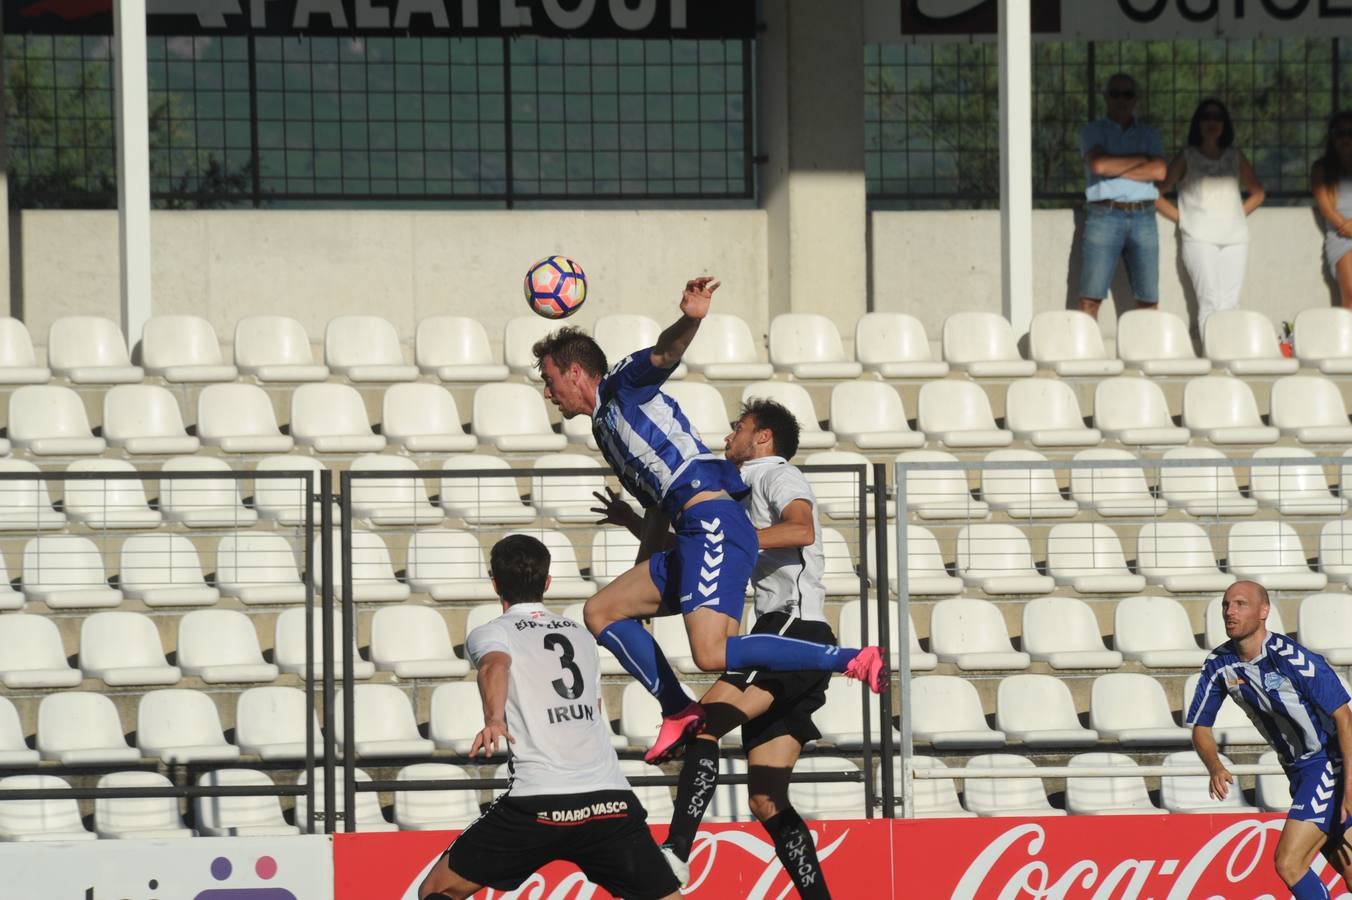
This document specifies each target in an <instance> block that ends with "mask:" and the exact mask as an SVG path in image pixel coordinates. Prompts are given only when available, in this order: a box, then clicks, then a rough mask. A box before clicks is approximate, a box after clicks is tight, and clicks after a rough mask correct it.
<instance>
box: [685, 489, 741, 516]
mask: <svg viewBox="0 0 1352 900" xmlns="http://www.w3.org/2000/svg"><path fill="white" fill-rule="evenodd" d="M731 499H732V495H731V494H729V493H728V492H727V491H700V492H699V493H698V494H696V495H695V496H693V497H691V498H690V499H689V500H687V501H685V506H682V507H681V512H685V511H686V510H687V509H690V508H691V507H693V506H697V505H698V504H700V503H703V502H705V501H706V500H731Z"/></svg>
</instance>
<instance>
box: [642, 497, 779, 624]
mask: <svg viewBox="0 0 1352 900" xmlns="http://www.w3.org/2000/svg"><path fill="white" fill-rule="evenodd" d="M759 552H760V546H759V543H758V541H757V539H756V529H755V528H754V527H752V525H751V520H750V519H748V518H747V517H746V512H745V511H744V510H743V509H742V507H741V504H739V503H737V502H736V501H735V500H705V501H704V502H703V503H698V504H696V505H695V506H692V507H690V508H689V509H687V510H686V511H685V513H684V514H683V515H682V516H681V518H680V521H679V522H678V523H677V525H676V546H675V547H673V548H672V549H670V550H663V551H662V552H661V553H655V554H653V556H652V558H650V559H649V560H648V574H649V575H651V576H652V580H653V584H655V585H657V589H658V590H659V591H661V593H662V606H663V607H664V608H665V609H666V610H667V614H669V615H670V614H675V613H677V612H679V613H680V614H681V615H685V614H686V613H689V612H693V611H694V610H696V609H714V610H717V611H718V612H721V613H724V614H726V615H728V616H731V617H732V618H733V619H735V620H737V621H739V622H740V621H741V620H742V606H743V604H744V603H745V602H746V586H747V583H748V582H750V581H751V572H752V570H753V569H754V568H755V566H756V554H757V553H759Z"/></svg>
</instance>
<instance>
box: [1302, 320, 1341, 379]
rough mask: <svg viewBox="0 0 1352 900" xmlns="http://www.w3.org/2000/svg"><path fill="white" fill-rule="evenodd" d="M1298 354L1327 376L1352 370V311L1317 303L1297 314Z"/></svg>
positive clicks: (1309, 364)
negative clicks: (1317, 304)
mask: <svg viewBox="0 0 1352 900" xmlns="http://www.w3.org/2000/svg"><path fill="white" fill-rule="evenodd" d="M1295 333H1296V334H1298V335H1300V340H1298V341H1296V356H1298V357H1299V358H1300V361H1301V362H1302V363H1304V364H1305V365H1307V366H1312V367H1314V368H1318V369H1319V371H1320V372H1322V373H1324V374H1325V375H1347V374H1349V373H1352V310H1346V309H1343V308H1342V307H1341V306H1315V307H1310V308H1309V309H1302V310H1301V311H1300V312H1298V313H1296V322H1295Z"/></svg>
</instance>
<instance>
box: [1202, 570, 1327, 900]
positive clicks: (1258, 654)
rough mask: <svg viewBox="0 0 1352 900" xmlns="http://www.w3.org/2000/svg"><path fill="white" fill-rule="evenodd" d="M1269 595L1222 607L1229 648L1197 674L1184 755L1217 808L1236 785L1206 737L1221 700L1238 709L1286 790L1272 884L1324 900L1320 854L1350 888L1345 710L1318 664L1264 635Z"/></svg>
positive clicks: (1233, 598)
mask: <svg viewBox="0 0 1352 900" xmlns="http://www.w3.org/2000/svg"><path fill="white" fill-rule="evenodd" d="M1270 608H1271V607H1270V601H1269V600H1268V594H1267V591H1266V590H1265V589H1264V588H1263V586H1262V585H1260V584H1257V583H1256V582H1252V581H1237V582H1235V583H1234V584H1232V585H1231V586H1230V587H1229V589H1228V590H1226V592H1225V596H1224V597H1223V598H1222V600H1221V614H1222V615H1223V616H1224V617H1225V634H1226V637H1228V638H1229V640H1228V641H1226V642H1225V643H1224V644H1221V645H1220V646H1219V647H1217V648H1216V649H1215V650H1213V651H1212V652H1211V655H1210V656H1208V657H1207V659H1206V662H1205V663H1203V665H1202V677H1201V679H1200V680H1199V681H1198V682H1197V693H1196V694H1195V695H1194V696H1193V698H1192V703H1191V705H1190V706H1189V707H1188V715H1187V724H1189V725H1191V726H1192V745H1193V747H1195V748H1196V750H1197V755H1198V756H1200V757H1201V758H1202V762H1203V763H1204V764H1205V765H1206V769H1207V772H1209V773H1210V774H1211V785H1210V792H1211V795H1212V796H1213V797H1216V798H1218V799H1221V800H1224V799H1225V797H1226V795H1227V794H1228V793H1229V792H1230V785H1231V783H1232V782H1233V781H1234V776H1232V775H1231V774H1230V773H1229V771H1227V770H1226V768H1225V764H1224V763H1222V762H1221V758H1220V754H1219V753H1218V752H1217V750H1216V738H1215V736H1214V735H1213V734H1212V731H1211V727H1212V725H1214V724H1215V722H1216V713H1217V712H1218V711H1219V710H1220V707H1221V703H1223V702H1224V701H1225V696H1226V695H1227V694H1229V695H1230V698H1231V699H1232V700H1234V701H1235V702H1236V703H1238V704H1239V707H1240V709H1242V710H1244V712H1245V714H1246V715H1247V716H1248V717H1249V719H1250V721H1252V722H1253V724H1254V727H1255V728H1257V729H1258V730H1259V732H1261V733H1262V735H1263V737H1264V738H1266V739H1267V742H1268V743H1269V744H1271V745H1272V748H1273V749H1274V750H1276V751H1277V756H1278V758H1280V759H1281V762H1282V768H1284V769H1285V770H1286V775H1287V778H1289V779H1290V781H1291V809H1290V811H1289V812H1288V813H1287V818H1286V826H1285V827H1284V828H1283V829H1282V836H1281V838H1279V839H1278V841H1277V850H1276V853H1275V857H1274V863H1275V865H1276V869H1277V874H1278V875H1279V876H1280V877H1281V879H1282V881H1284V882H1285V883H1286V884H1287V886H1288V887H1290V888H1291V894H1292V896H1293V897H1295V898H1296V900H1327V898H1328V896H1329V893H1328V889H1327V888H1325V887H1324V884H1323V882H1321V881H1320V880H1319V876H1318V875H1317V874H1316V873H1315V871H1314V870H1313V869H1311V868H1310V864H1311V863H1312V862H1314V858H1315V855H1316V854H1317V853H1319V852H1320V851H1321V850H1322V851H1323V853H1324V855H1325V856H1326V857H1327V858H1328V860H1329V862H1331V863H1332V864H1333V865H1334V867H1335V868H1337V869H1338V871H1339V872H1340V873H1341V874H1342V876H1343V879H1344V881H1345V882H1346V883H1349V884H1352V845H1349V843H1348V837H1349V833H1348V829H1349V827H1352V794H1349V793H1348V790H1347V781H1346V774H1345V773H1346V770H1347V766H1348V762H1349V761H1348V755H1347V754H1349V753H1352V708H1349V707H1348V701H1349V697H1348V693H1347V688H1345V687H1343V684H1342V682H1340V681H1339V680H1338V676H1337V675H1335V674H1334V672H1333V669H1331V668H1329V665H1328V663H1326V662H1325V661H1324V658H1323V657H1322V656H1320V655H1319V654H1317V653H1315V652H1314V651H1312V650H1308V649H1306V648H1305V647H1302V646H1301V645H1300V644H1297V643H1296V642H1295V641H1293V640H1291V639H1290V638H1288V637H1286V636H1285V635H1280V634H1273V633H1271V632H1269V631H1268V630H1267V617H1268V612H1269V610H1270Z"/></svg>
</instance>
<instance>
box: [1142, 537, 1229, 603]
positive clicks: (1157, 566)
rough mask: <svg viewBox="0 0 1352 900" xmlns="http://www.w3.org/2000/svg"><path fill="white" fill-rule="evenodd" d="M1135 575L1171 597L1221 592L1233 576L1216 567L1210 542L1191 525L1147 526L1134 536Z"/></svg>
mask: <svg viewBox="0 0 1352 900" xmlns="http://www.w3.org/2000/svg"><path fill="white" fill-rule="evenodd" d="M1136 571H1138V572H1140V573H1141V574H1142V575H1144V576H1145V580H1146V581H1148V582H1150V583H1151V584H1157V585H1160V586H1161V587H1163V588H1164V589H1165V590H1166V591H1168V592H1169V593H1171V594H1193V593H1206V592H1209V591H1223V590H1225V589H1226V588H1228V587H1229V586H1230V585H1231V584H1233V583H1234V581H1235V576H1234V575H1231V574H1229V573H1227V572H1222V571H1221V570H1220V567H1219V566H1217V565H1216V555H1215V553H1214V552H1213V551H1212V549H1211V539H1210V538H1209V537H1208V536H1207V533H1206V532H1205V531H1204V530H1202V526H1200V525H1195V524H1193V523H1192V522H1150V523H1147V524H1145V525H1142V526H1141V530H1140V532H1139V533H1137V535H1136Z"/></svg>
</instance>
